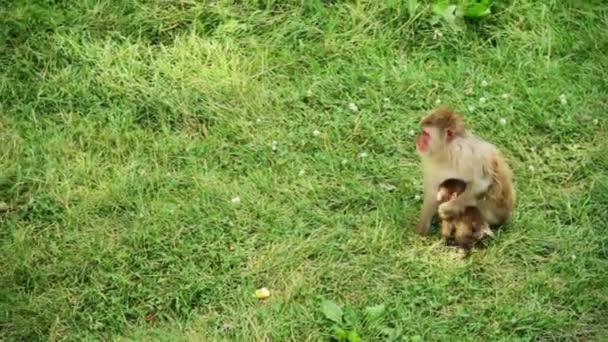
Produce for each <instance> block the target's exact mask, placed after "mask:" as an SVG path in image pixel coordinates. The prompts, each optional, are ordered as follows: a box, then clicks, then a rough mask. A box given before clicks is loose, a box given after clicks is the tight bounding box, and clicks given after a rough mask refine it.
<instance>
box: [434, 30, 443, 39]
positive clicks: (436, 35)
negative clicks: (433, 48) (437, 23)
mask: <svg viewBox="0 0 608 342" xmlns="http://www.w3.org/2000/svg"><path fill="white" fill-rule="evenodd" d="M441 37H443V32H441V31H439V30H437V29H435V31H434V32H433V39H439V38H441Z"/></svg>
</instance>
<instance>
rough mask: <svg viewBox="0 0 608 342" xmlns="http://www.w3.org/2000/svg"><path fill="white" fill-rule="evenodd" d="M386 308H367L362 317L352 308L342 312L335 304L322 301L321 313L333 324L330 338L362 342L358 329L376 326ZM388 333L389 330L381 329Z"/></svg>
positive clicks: (340, 341)
mask: <svg viewBox="0 0 608 342" xmlns="http://www.w3.org/2000/svg"><path fill="white" fill-rule="evenodd" d="M385 309H386V306H385V305H384V304H380V305H374V306H368V307H366V308H365V310H364V314H363V315H362V314H361V313H359V312H356V311H355V310H353V309H352V308H344V310H343V309H342V308H341V307H340V306H339V305H338V304H336V303H335V302H333V301H330V300H323V302H322V303H321V311H322V312H323V315H325V318H327V319H328V320H330V321H332V322H333V326H332V338H333V340H335V341H338V342H360V341H362V339H361V336H360V334H359V332H358V331H357V330H358V328H360V327H363V326H365V325H371V324H378V323H380V322H381V319H382V316H383V315H384V312H385ZM382 330H383V331H385V333H386V332H388V330H390V329H389V328H384V329H382Z"/></svg>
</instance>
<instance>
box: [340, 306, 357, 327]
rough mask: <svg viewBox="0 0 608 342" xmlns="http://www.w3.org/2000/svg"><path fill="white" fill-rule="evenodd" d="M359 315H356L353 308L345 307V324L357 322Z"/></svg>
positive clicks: (350, 324) (351, 324)
mask: <svg viewBox="0 0 608 342" xmlns="http://www.w3.org/2000/svg"><path fill="white" fill-rule="evenodd" d="M358 316H359V315H357V312H356V311H355V310H353V308H345V309H344V316H343V318H344V322H346V324H347V325H349V326H354V325H356V324H357V322H358V321H359V317H358Z"/></svg>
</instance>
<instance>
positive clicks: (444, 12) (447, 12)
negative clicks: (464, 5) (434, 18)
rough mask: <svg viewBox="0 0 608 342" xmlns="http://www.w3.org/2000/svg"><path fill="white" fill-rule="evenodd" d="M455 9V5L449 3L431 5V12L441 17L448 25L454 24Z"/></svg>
mask: <svg viewBox="0 0 608 342" xmlns="http://www.w3.org/2000/svg"><path fill="white" fill-rule="evenodd" d="M457 9H458V7H457V6H456V5H450V4H449V3H443V2H442V3H436V4H434V5H433V13H435V14H437V15H438V16H440V17H441V18H443V20H445V21H446V22H447V23H448V24H450V25H456V19H457V17H456V15H457V12H456V10H457Z"/></svg>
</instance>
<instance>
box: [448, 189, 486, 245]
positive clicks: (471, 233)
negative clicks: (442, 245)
mask: <svg viewBox="0 0 608 342" xmlns="http://www.w3.org/2000/svg"><path fill="white" fill-rule="evenodd" d="M466 187H467V184H466V183H465V182H463V181H462V180H459V179H453V178H450V179H447V180H445V181H444V182H443V183H441V184H440V185H439V191H438V192H437V201H438V202H439V203H443V202H449V201H451V200H453V199H455V198H456V197H458V196H459V195H460V194H461V193H463V192H464V190H465V189H466ZM452 234H453V235H454V236H453V239H454V240H455V242H456V244H457V245H458V246H460V247H462V248H463V249H464V250H465V251H466V252H469V251H470V250H471V248H473V245H475V244H476V243H477V242H479V241H481V240H482V239H483V238H485V237H486V236H490V237H494V233H493V232H492V230H491V229H490V226H489V225H488V223H487V222H486V221H485V220H484V219H483V216H482V215H481V212H480V211H479V209H477V208H476V207H466V208H465V210H464V212H463V213H462V214H460V215H458V216H455V217H441V236H442V238H443V239H445V241H446V242H449V241H450V240H451V239H452Z"/></svg>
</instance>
